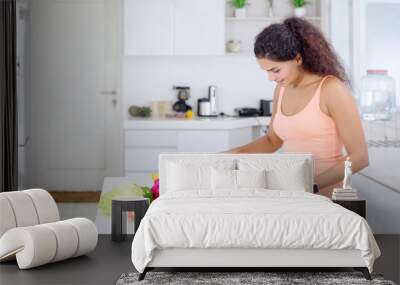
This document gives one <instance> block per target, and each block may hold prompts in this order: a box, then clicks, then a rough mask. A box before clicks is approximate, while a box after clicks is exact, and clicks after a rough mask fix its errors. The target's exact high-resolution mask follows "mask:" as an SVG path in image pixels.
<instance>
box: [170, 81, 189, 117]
mask: <svg viewBox="0 0 400 285" xmlns="http://www.w3.org/2000/svg"><path fill="white" fill-rule="evenodd" d="M172 88H173V89H174V90H178V95H177V97H178V101H176V102H175V104H174V105H173V106H172V109H173V110H174V111H175V112H179V113H185V112H186V111H189V110H192V107H191V106H190V105H188V104H186V102H185V101H186V100H188V99H189V97H190V87H189V86H173V87H172Z"/></svg>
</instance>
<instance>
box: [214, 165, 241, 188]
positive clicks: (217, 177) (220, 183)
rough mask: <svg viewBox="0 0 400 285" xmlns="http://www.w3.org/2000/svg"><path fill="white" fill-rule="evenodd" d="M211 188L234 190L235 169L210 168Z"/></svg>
mask: <svg viewBox="0 0 400 285" xmlns="http://www.w3.org/2000/svg"><path fill="white" fill-rule="evenodd" d="M211 188H212V189H213V190H216V189H229V190H236V170H233V169H216V168H214V167H213V168H212V169H211Z"/></svg>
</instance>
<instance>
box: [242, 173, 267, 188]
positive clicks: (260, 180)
mask: <svg viewBox="0 0 400 285" xmlns="http://www.w3.org/2000/svg"><path fill="white" fill-rule="evenodd" d="M236 181H237V188H267V186H268V184H267V181H268V180H267V171H266V170H265V169H263V170H236Z"/></svg>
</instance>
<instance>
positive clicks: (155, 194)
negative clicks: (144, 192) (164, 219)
mask: <svg viewBox="0 0 400 285" xmlns="http://www.w3.org/2000/svg"><path fill="white" fill-rule="evenodd" d="M151 194H152V195H153V199H157V198H158V196H160V180H159V179H158V178H157V179H156V180H154V184H153V186H152V187H151Z"/></svg>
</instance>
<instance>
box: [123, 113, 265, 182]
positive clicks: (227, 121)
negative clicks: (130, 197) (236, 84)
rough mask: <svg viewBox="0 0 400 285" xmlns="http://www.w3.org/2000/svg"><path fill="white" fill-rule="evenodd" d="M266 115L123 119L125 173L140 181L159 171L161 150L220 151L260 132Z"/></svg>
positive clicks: (250, 139)
mask: <svg viewBox="0 0 400 285" xmlns="http://www.w3.org/2000/svg"><path fill="white" fill-rule="evenodd" d="M269 119H270V118H268V117H260V118H215V119H199V118H198V119H193V120H184V119H183V120H182V119H181V120H174V119H170V120H168V119H165V120H162V119H158V120H157V119H154V120H153V119H137V120H130V121H127V122H125V126H124V135H125V144H124V152H125V154H124V156H125V164H124V165H125V167H124V169H125V171H124V172H125V173H124V174H125V176H127V177H132V179H134V180H138V181H142V180H143V174H144V176H145V177H147V179H148V180H149V181H148V183H150V177H151V173H154V172H158V156H159V154H160V153H163V152H221V151H225V150H228V149H231V148H234V147H237V146H241V145H244V144H247V143H249V142H251V141H252V140H254V139H256V138H258V137H259V136H261V135H263V133H262V132H260V129H262V128H265V127H266V126H267V125H268V124H269Z"/></svg>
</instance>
